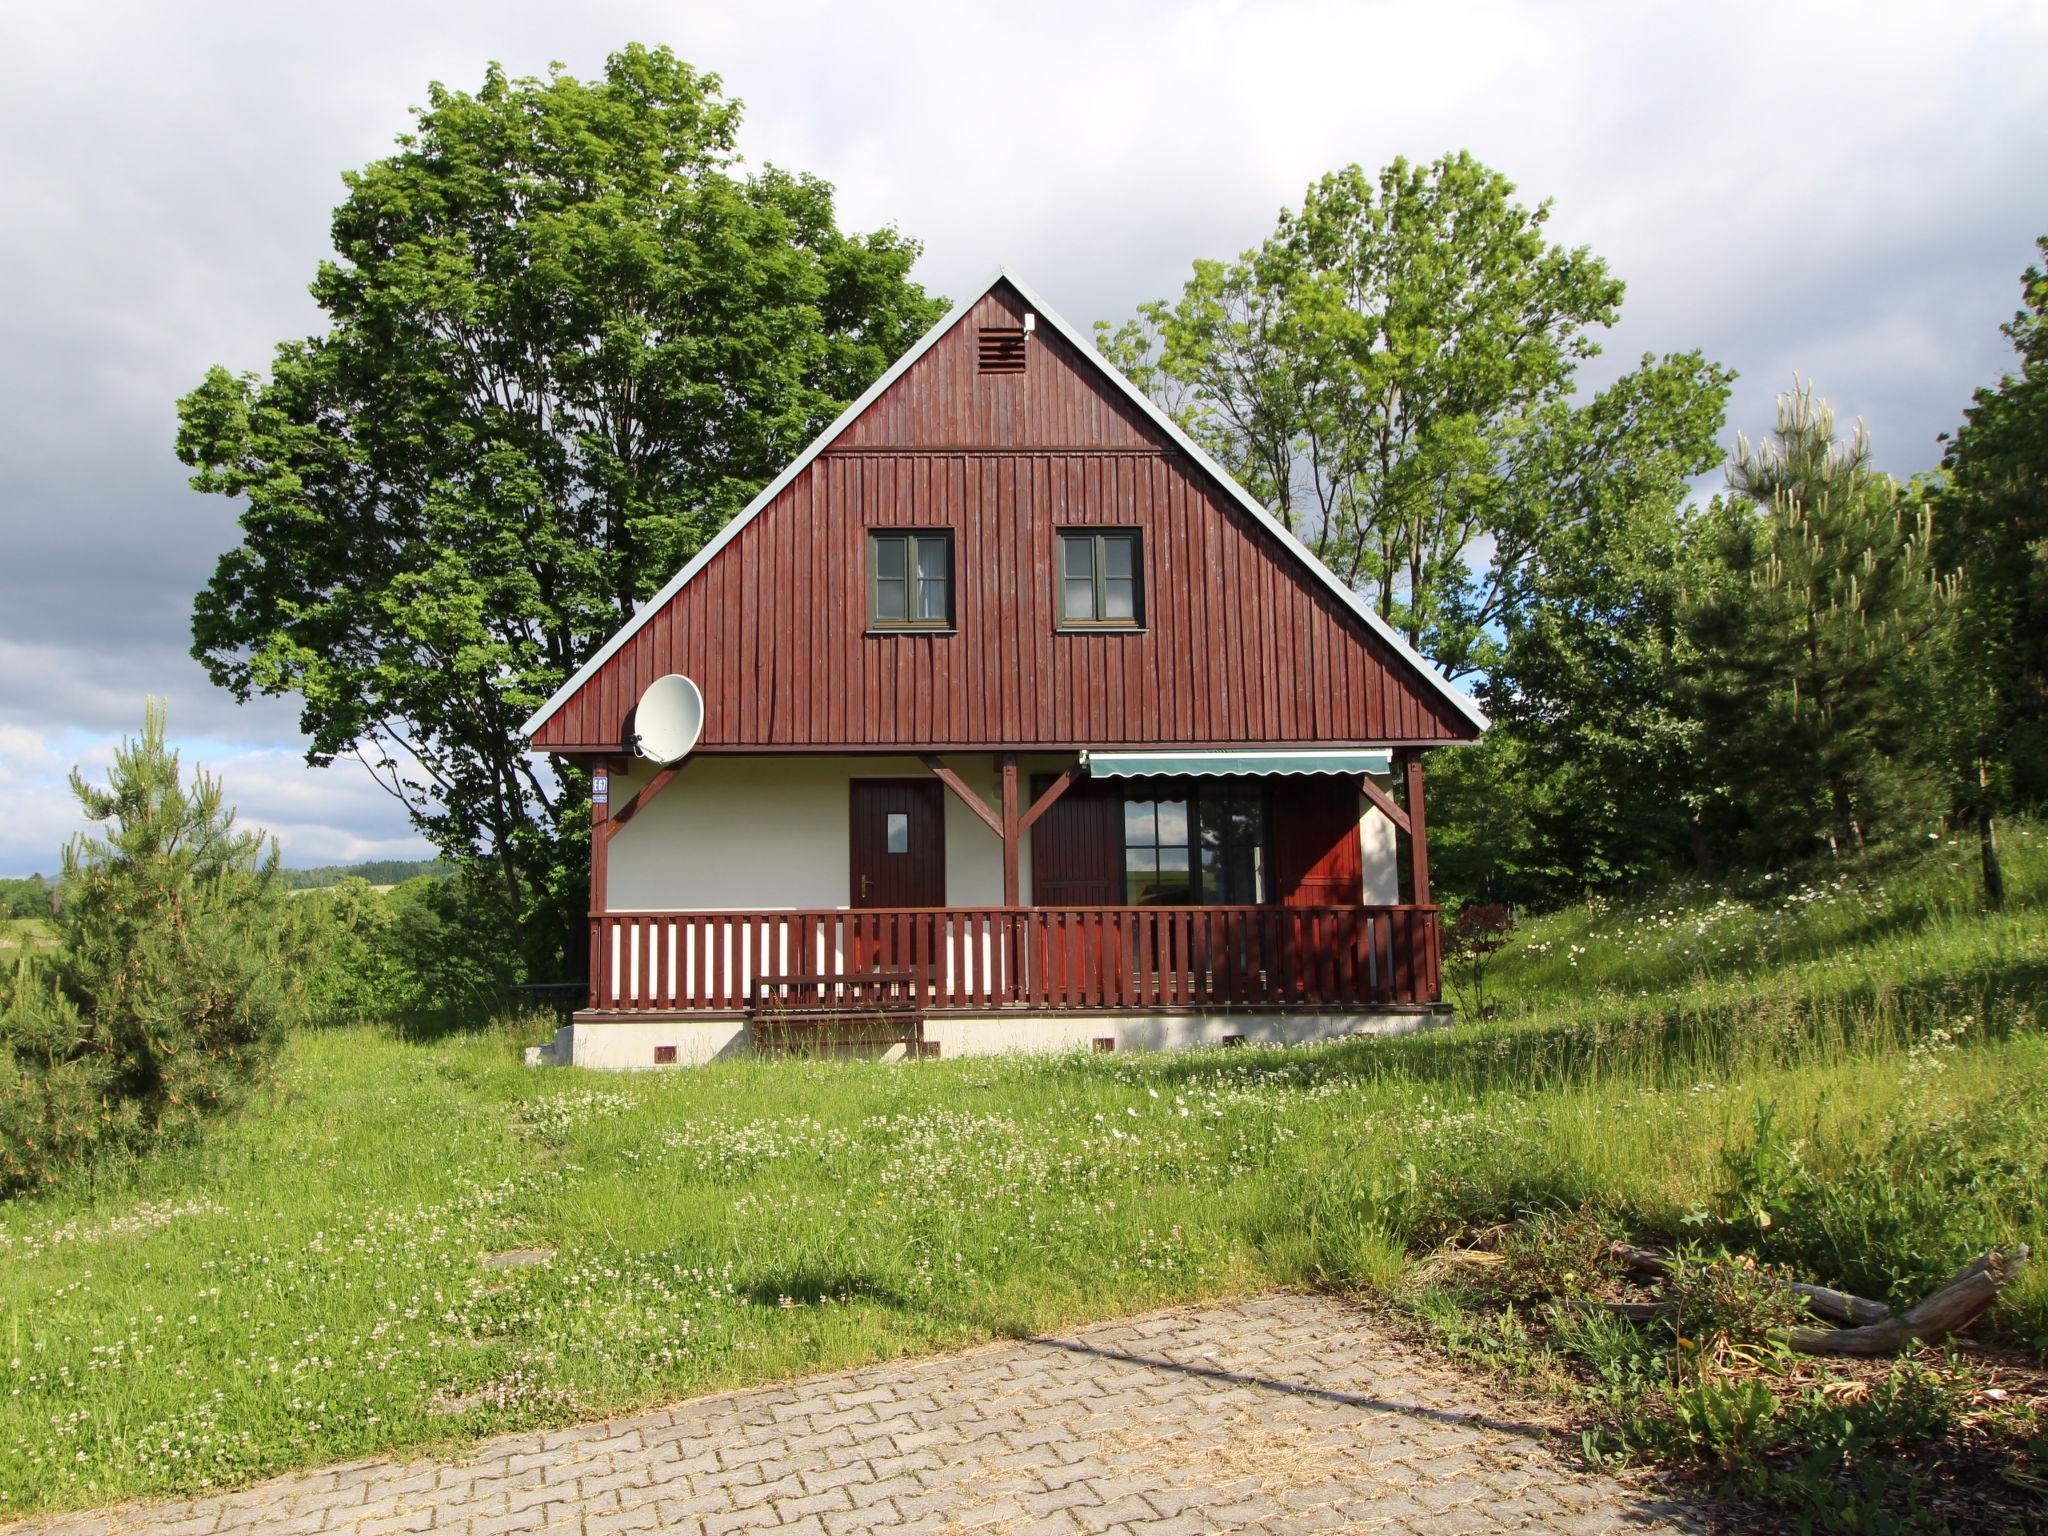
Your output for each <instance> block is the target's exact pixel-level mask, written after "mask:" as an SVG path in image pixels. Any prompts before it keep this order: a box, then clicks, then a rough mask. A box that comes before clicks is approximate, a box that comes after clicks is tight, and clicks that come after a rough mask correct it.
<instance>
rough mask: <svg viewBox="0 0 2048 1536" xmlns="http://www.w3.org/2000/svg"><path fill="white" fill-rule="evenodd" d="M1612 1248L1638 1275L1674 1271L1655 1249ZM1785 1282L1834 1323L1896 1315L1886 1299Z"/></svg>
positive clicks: (1873, 1320)
mask: <svg viewBox="0 0 2048 1536" xmlns="http://www.w3.org/2000/svg"><path fill="white" fill-rule="evenodd" d="M1610 1251H1611V1252H1612V1253H1613V1254H1614V1256H1615V1257H1616V1258H1618V1259H1620V1260H1621V1262H1622V1267H1623V1268H1625V1269H1627V1270H1628V1272H1629V1273H1630V1274H1632V1275H1635V1276H1637V1277H1638V1278H1641V1279H1646V1280H1661V1279H1663V1278H1664V1277H1665V1276H1666V1275H1668V1274H1670V1273H1671V1260H1670V1258H1669V1256H1668V1255H1665V1254H1662V1253H1659V1252H1658V1251H1657V1250H1656V1249H1654V1248H1637V1247H1635V1246H1634V1245H1633V1244H1630V1243H1615V1244H1614V1245H1613V1246H1612V1248H1611V1249H1610ZM1783 1284H1784V1287H1785V1289H1786V1290H1788V1291H1791V1292H1792V1293H1793V1294H1794V1295H1795V1296H1798V1297H1799V1298H1800V1299H1801V1300H1802V1301H1804V1302H1805V1303H1806V1309H1807V1311H1809V1312H1812V1313H1813V1314H1814V1315H1816V1316H1818V1317H1824V1318H1826V1319H1827V1320H1828V1321H1829V1322H1831V1323H1844V1324H1855V1325H1860V1324H1864V1323H1881V1322H1883V1321H1884V1320H1885V1319H1886V1318H1888V1317H1890V1316H1891V1315H1892V1309H1891V1308H1890V1307H1888V1306H1886V1305H1885V1304H1884V1303H1883V1302H1881V1301H1872V1300H1870V1299H1869V1298H1868V1297H1865V1296H1852V1295H1850V1294H1849V1293H1848V1292H1847V1291H1837V1290H1834V1289H1832V1288H1831V1287H1829V1286H1825V1285H1808V1284H1807V1283H1806V1282H1805V1281H1803V1280H1787V1281H1785V1282H1783Z"/></svg>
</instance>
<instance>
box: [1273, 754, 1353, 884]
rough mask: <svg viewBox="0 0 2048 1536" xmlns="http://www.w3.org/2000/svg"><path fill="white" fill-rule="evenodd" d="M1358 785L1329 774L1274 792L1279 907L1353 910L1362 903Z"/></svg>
mask: <svg viewBox="0 0 2048 1536" xmlns="http://www.w3.org/2000/svg"><path fill="white" fill-rule="evenodd" d="M1358 802H1359V794H1358V786H1357V785H1356V784H1354V783H1352V781H1351V780H1350V779H1347V778H1338V777H1335V776H1331V775H1318V776H1315V777H1313V778H1299V779H1288V780H1287V781H1286V782H1285V783H1284V784H1276V785H1275V786H1274V790H1273V862H1274V864H1275V866H1277V867H1276V868H1275V870H1274V873H1275V874H1276V875H1277V876H1278V877H1279V881H1278V885H1279V896H1280V901H1281V903H1282V905H1284V906H1290V907H1355V906H1357V905H1359V904H1360V903H1361V902H1363V901H1364V900H1365V860H1364V858H1363V856H1362V855H1361V854H1360V852H1359V846H1358V819H1359V814H1360V810H1359V803H1358Z"/></svg>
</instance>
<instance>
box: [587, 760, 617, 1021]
mask: <svg viewBox="0 0 2048 1536" xmlns="http://www.w3.org/2000/svg"><path fill="white" fill-rule="evenodd" d="M611 782H612V775H611V764H610V763H608V762H607V761H605V759H603V758H601V757H600V758H598V759H597V760H596V761H595V762H593V763H592V764H591V766H590V917H589V924H590V1006H591V1007H592V1008H597V1007H601V1006H603V990H604V971H605V963H606V960H607V958H608V957H607V956H606V955H605V954H604V953H603V952H602V936H601V935H600V933H599V931H598V930H599V927H600V924H599V923H598V921H597V920H598V918H600V917H602V916H603V915H604V913H605V910H606V907H605V901H606V892H607V890H608V889H609V887H610V869H609V866H608V861H607V859H606V854H607V853H608V852H609V850H610V848H611V841H612V837H611V827H610V825H609V822H610V820H611V804H610V801H611Z"/></svg>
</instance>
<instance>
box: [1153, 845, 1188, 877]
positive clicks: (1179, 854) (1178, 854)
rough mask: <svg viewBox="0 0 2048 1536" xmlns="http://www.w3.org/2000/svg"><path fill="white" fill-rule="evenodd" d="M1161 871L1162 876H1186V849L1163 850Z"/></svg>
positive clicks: (1160, 861) (1160, 857) (1160, 853)
mask: <svg viewBox="0 0 2048 1536" xmlns="http://www.w3.org/2000/svg"><path fill="white" fill-rule="evenodd" d="M1159 869H1160V872H1161V873H1162V874H1182V875H1184V874H1186V873H1187V872H1188V851H1187V849H1185V848H1161V849H1160V850H1159Z"/></svg>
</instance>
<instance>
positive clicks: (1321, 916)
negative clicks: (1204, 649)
mask: <svg viewBox="0 0 2048 1536" xmlns="http://www.w3.org/2000/svg"><path fill="white" fill-rule="evenodd" d="M1437 915H1438V914H1437V909H1436V908H1435V907H1433V906H1410V907H967V908H962V907H921V908H905V909H895V910H858V911H847V910H823V911H796V912H608V913H601V914H598V915H595V916H593V917H592V918H591V920H590V929H591V932H590V941H591V942H590V1006H591V1007H592V1008H593V1009H596V1010H600V1011H604V1012H613V1011H620V1012H657V1011H658V1012H689V1011H696V1010H703V1011H727V1012H739V1011H743V1010H745V1009H746V1008H747V1007H748V1006H749V1005H750V1004H751V1003H752V1001H753V998H754V987H755V983H756V982H757V981H761V980H771V979H773V978H777V977H786V976H803V977H808V978H829V977H834V976H846V977H856V976H863V975H868V974H872V973H876V972H889V973H902V974H907V975H909V976H910V977H912V978H913V984H914V986H915V987H916V989H917V991H918V993H919V996H920V999H921V1001H922V1004H923V1006H924V1008H925V1009H926V1010H927V1011H933V1010H942V1009H951V1010H956V1011H958V1010H979V1009H984V1008H986V1009H1003V1008H1032V1009H1049V1010H1054V1011H1058V1010H1062V1009H1072V1008H1183V1007H1186V1008H1211V1007H1342V1006H1347V1005H1356V1004H1372V1003H1428V1002H1435V1001H1436V1000H1437V997H1438V990H1439V986H1440V981H1441V974H1440V973H1441V964H1442V961H1441V952H1440V947H1439V946H1440V939H1439V933H1438V924H1437Z"/></svg>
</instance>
